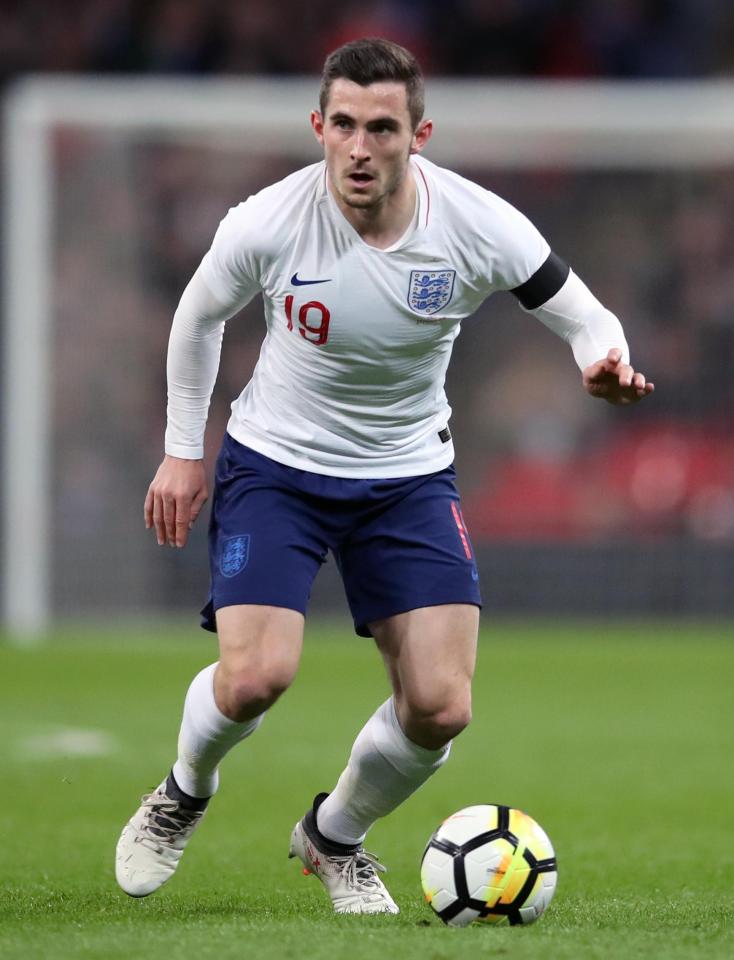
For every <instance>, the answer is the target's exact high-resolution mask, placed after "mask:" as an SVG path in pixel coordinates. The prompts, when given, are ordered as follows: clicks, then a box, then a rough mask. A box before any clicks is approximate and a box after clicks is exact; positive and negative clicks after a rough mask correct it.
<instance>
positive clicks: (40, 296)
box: [2, 76, 734, 641]
mask: <svg viewBox="0 0 734 960" xmlns="http://www.w3.org/2000/svg"><path fill="white" fill-rule="evenodd" d="M317 91H318V78H316V77H302V78H295V79H282V80H281V79H241V80H239V79H238V80H235V79H232V80H169V79H166V80H159V79H149V78H129V79H107V78H95V77H86V78H83V79H82V78H72V77H40V76H39V77H30V78H25V79H22V80H20V81H19V82H16V83H15V84H14V85H12V86H11V87H10V88H9V89H8V90H7V92H6V95H5V103H4V108H5V109H4V197H5V202H4V212H3V216H4V240H5V243H4V248H5V249H4V256H3V267H4V277H3V285H4V294H3V306H4V345H3V362H4V371H3V395H4V401H3V427H2V433H3V456H2V463H3V481H2V483H3V489H4V499H5V509H4V518H3V548H2V552H3V585H2V597H3V600H2V603H3V623H4V627H5V629H6V631H7V632H8V635H10V636H12V637H15V638H16V639H18V640H20V641H23V640H25V641H32V640H33V638H34V637H37V636H39V635H41V634H42V633H43V632H44V631H45V630H46V629H47V628H48V627H49V625H50V623H51V620H52V614H53V611H52V603H51V595H52V579H53V571H52V570H51V563H50V556H51V549H50V537H51V534H50V530H51V527H52V524H53V516H52V513H53V507H52V496H51V485H52V476H53V463H52V455H53V454H52V451H53V443H52V438H51V436H50V423H51V421H52V415H53V411H52V409H51V408H52V398H51V394H50V390H49V383H50V379H51V371H52V369H53V365H54V357H53V351H52V349H51V343H52V324H53V301H54V297H55V290H54V284H53V278H54V269H55V268H54V259H55V255H56V254H55V247H54V244H55V239H54V238H55V229H56V226H57V225H56V224H55V222H54V210H55V209H56V201H57V199H58V198H57V196H56V190H57V184H56V179H55V173H54V163H53V142H54V135H55V133H56V132H57V131H59V130H62V129H73V130H76V131H85V130H87V131H95V132H96V133H101V134H104V133H105V132H109V133H113V134H115V135H131V136H132V135H134V136H136V137H147V138H150V139H151V140H156V141H160V142H165V141H166V140H167V139H170V140H172V141H175V142H177V143H180V142H182V141H190V142H192V143H198V142H201V143H207V142H211V140H212V139H215V140H216V142H217V143H218V144H221V148H222V149H223V150H226V149H228V145H236V147H237V149H239V150H244V151H247V152H249V153H252V154H253V155H255V154H263V155H269V154H272V153H274V152H275V153H285V154H291V153H292V154H297V155H298V156H299V157H304V158H306V159H308V158H311V159H313V160H315V159H317V158H318V157H319V150H318V146H317V144H316V143H315V142H314V139H313V136H312V133H311V131H310V129H309V127H308V123H307V119H308V114H309V111H310V110H311V109H312V108H314V107H315V106H316V105H317V103H316V101H317ZM732 103H734V83H731V82H725V81H711V82H709V81H705V82H703V81H702V82H686V83H678V82H665V83H610V82H600V83H596V82H595V83H583V84H582V83H570V82H559V83H555V82H526V81H512V82H489V81H484V80H472V81H457V80H448V79H432V80H429V81H428V83H427V112H426V115H427V116H430V117H431V118H432V119H434V121H435V123H436V132H435V135H434V137H433V139H432V140H431V142H430V145H429V148H428V149H427V151H426V155H427V156H428V158H429V159H432V160H434V161H436V162H438V163H441V164H447V165H449V166H452V165H456V164H459V163H462V162H466V160H467V157H468V156H469V157H474V158H480V159H481V165H482V167H486V168H493V167H497V168H502V169H517V170H534V169H553V168H557V169H564V170H605V169H608V170H641V169H643V170H644V169H662V170H665V169H692V168H700V169H707V168H717V167H730V166H732V164H734V110H732V108H731V105H732ZM234 199H235V198H233V202H234Z"/></svg>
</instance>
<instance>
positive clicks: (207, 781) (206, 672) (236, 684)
mask: <svg viewBox="0 0 734 960" xmlns="http://www.w3.org/2000/svg"><path fill="white" fill-rule="evenodd" d="M216 621H217V633H218V636H219V661H218V662H217V663H213V664H210V665H209V666H208V667H205V668H204V669H203V670H202V671H201V672H200V673H199V674H197V676H196V677H195V678H194V680H193V681H192V683H191V686H190V687H189V691H188V694H187V696H186V701H185V704H184V713H183V721H182V724H181V730H180V733H179V739H178V759H177V760H176V763H175V764H174V767H173V776H174V779H175V782H176V784H177V785H178V787H179V788H180V789H181V790H183V791H184V792H185V793H186V794H188V795H189V796H192V797H200V798H201V797H203V798H208V797H211V796H213V794H214V793H215V792H216V790H217V787H218V785H219V778H218V767H219V763H220V762H221V760H222V759H223V758H224V756H225V755H226V754H227V753H228V752H229V751H230V750H231V749H232V747H233V746H235V744H237V743H239V742H240V741H242V740H244V739H245V738H246V737H248V736H250V734H252V733H254V731H255V730H256V729H257V727H258V726H259V724H260V722H261V721H262V719H263V717H264V715H265V711H266V710H267V709H268V708H269V707H271V706H272V705H273V704H274V703H275V701H276V700H277V699H278V697H279V696H280V695H281V694H282V693H283V692H284V691H285V690H286V689H287V688H288V687H289V686H290V683H291V681H292V680H293V678H294V676H295V674H296V670H297V669H298V662H299V659H300V655H301V647H302V645H303V625H304V617H303V614H302V613H300V612H298V611H296V610H289V609H286V608H284V607H271V606H259V605H254V604H240V605H235V606H231V607H223V608H221V609H219V610H218V611H217V613H216Z"/></svg>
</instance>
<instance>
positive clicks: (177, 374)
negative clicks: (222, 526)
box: [143, 267, 241, 547]
mask: <svg viewBox="0 0 734 960" xmlns="http://www.w3.org/2000/svg"><path fill="white" fill-rule="evenodd" d="M240 305H241V304H240V303H239V302H238V301H235V302H230V303H225V302H223V301H222V300H220V299H219V298H218V297H216V296H215V295H214V294H213V293H212V291H211V290H210V288H209V287H208V285H207V283H206V282H205V280H204V278H203V276H202V268H201V267H200V268H199V269H198V270H197V272H196V273H195V274H194V276H193V277H192V279H191V281H190V283H189V285H188V286H187V287H186V289H185V290H184V293H183V295H182V297H181V300H180V302H179V305H178V308H177V310H176V312H175V314H174V318H173V325H172V327H171V335H170V338H169V342H168V359H167V365H166V369H167V378H168V423H167V427H166V442H165V452H166V455H165V457H164V459H163V462H162V463H161V465H160V466H159V468H158V471H157V472H156V475H155V477H154V478H153V482H152V483H151V484H150V487H149V488H148V493H147V496H146V498H145V505H144V508H143V512H144V519H145V526H146V528H148V529H151V528H153V529H154V530H155V535H156V539H157V540H158V543H159V544H160V545H161V546H162V545H163V544H168V545H169V546H172V547H174V546H175V547H183V546H184V545H185V543H186V540H187V538H188V533H189V530H190V529H191V527H192V525H193V523H194V521H195V520H196V518H197V517H198V515H199V513H200V511H201V508H202V506H203V505H204V503H205V502H206V500H207V497H208V491H207V483H206V475H205V471H204V461H203V456H204V430H205V428H206V419H207V413H208V410H209V402H210V399H211V395H212V391H213V389H214V383H215V380H216V377H217V371H218V369H219V355H220V352H221V345H222V334H223V332H224V322H225V320H226V319H228V317H230V316H231V315H232V314H233V313H235V312H236V310H237V309H239V307H240Z"/></svg>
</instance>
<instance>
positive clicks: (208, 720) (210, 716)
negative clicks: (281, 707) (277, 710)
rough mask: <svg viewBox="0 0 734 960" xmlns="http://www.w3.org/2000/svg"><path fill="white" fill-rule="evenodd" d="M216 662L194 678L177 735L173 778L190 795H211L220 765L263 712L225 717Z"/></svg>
mask: <svg viewBox="0 0 734 960" xmlns="http://www.w3.org/2000/svg"><path fill="white" fill-rule="evenodd" d="M216 668H217V664H216V663H211V664H210V665H209V666H208V667H204V669H203V670H202V671H201V673H198V674H197V675H196V676H195V677H194V679H193V680H192V681H191V686H190V687H189V692H188V693H187V694H186V700H185V702H184V712H183V720H182V722H181V731H180V733H179V735H178V760H176V762H175V763H174V765H173V777H174V779H175V781H176V783H177V784H178V785H179V787H180V788H181V789H182V790H183V792H184V793H188V794H189V796H191V797H211V796H212V795H213V794H214V793H216V791H217V787H218V786H219V773H218V772H217V767H218V766H219V763H220V761H221V760H222V758H223V757H224V756H225V754H226V753H228V752H229V751H230V750H231V749H232V747H234V746H235V745H236V744H238V743H239V742H240V740H244V739H245V737H249V736H250V734H251V733H254V732H255V730H257V728H258V727H259V726H260V723H261V722H262V719H263V717H264V716H265V714H264V713H262V714H260V716H259V717H255V718H254V720H247V721H246V722H245V723H237V722H235V721H234V720H230V719H229V717H225V715H224V714H223V713H222V711H221V710H220V709H219V707H218V706H217V704H216V701H215V699H214V671H215V670H216Z"/></svg>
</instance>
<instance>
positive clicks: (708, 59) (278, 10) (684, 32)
mask: <svg viewBox="0 0 734 960" xmlns="http://www.w3.org/2000/svg"><path fill="white" fill-rule="evenodd" d="M733 21H734V18H733V17H732V11H731V3H730V2H729V0H612V2H602V0H592V2H588V0H453V2H452V3H447V2H445V0H377V2H373V0H359V2H357V0H343V2H339V3H335V2H334V0H309V2H308V3H301V2H300V0H277V2H274V0H55V2H54V3H49V2H44V0H4V2H3V4H2V9H0V71H2V74H3V75H4V76H5V77H6V78H7V77H9V76H12V75H14V74H16V73H19V72H23V71H26V70H35V71H55V72H67V71H76V72H97V73H100V72H101V73H106V72H116V73H119V72H128V73H131V72H145V73H194V74H211V73H266V74H293V73H296V74H299V73H313V72H318V70H319V69H320V67H321V64H322V63H323V59H324V55H325V54H326V53H327V52H328V51H329V50H332V49H333V48H334V47H337V46H339V45H340V44H341V43H343V42H345V41H346V40H349V39H353V38H354V37H358V36H387V37H390V38H392V39H394V40H396V41H397V42H399V43H403V44H404V45H405V46H407V47H409V48H410V49H411V50H413V51H414V52H415V53H416V54H417V55H418V56H419V58H420V60H421V62H422V63H423V64H424V66H425V68H426V71H427V72H428V73H434V74H439V73H440V74H450V75H455V74H461V75H472V76H534V77H539V76H554V77H601V76H605V77H638V78H639V77H696V76H703V75H717V74H719V75H721V74H727V73H730V72H731V70H732V66H733V65H734V22H733Z"/></svg>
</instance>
